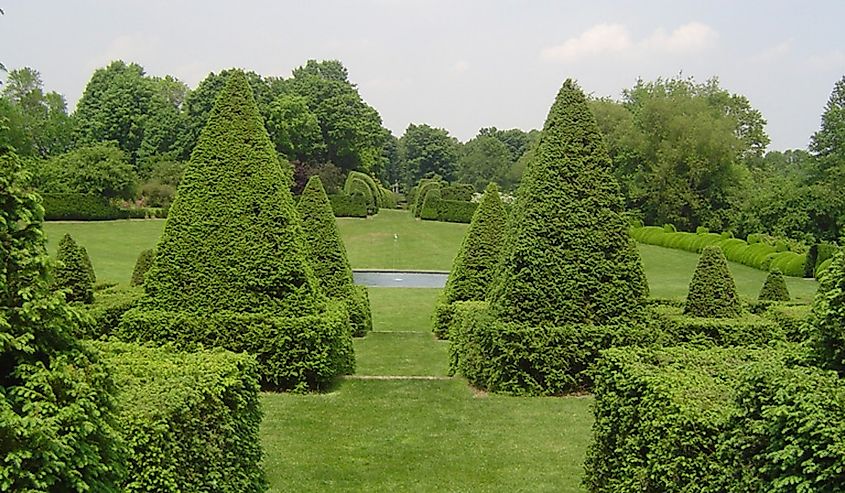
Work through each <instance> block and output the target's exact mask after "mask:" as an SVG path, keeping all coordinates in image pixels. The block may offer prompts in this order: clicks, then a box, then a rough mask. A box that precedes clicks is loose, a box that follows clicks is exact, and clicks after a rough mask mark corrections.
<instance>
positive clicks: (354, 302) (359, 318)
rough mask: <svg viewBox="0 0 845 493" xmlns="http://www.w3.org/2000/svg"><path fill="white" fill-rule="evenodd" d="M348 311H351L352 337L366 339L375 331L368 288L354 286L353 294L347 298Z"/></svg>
mask: <svg viewBox="0 0 845 493" xmlns="http://www.w3.org/2000/svg"><path fill="white" fill-rule="evenodd" d="M346 309H347V310H348V311H349V323H350V325H351V326H352V335H353V336H355V337H364V336H365V335H367V332H370V331H372V330H373V315H372V310H371V309H370V293H369V291H367V288H366V286H352V290H351V294H350V296H349V297H348V298H346Z"/></svg>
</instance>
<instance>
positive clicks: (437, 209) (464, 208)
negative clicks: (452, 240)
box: [420, 190, 478, 224]
mask: <svg viewBox="0 0 845 493" xmlns="http://www.w3.org/2000/svg"><path fill="white" fill-rule="evenodd" d="M477 208H478V204H476V203H475V202H465V201H459V200H443V198H442V196H441V195H440V192H439V191H438V190H433V191H431V192H429V193H428V194H427V195H426V199H425V204H424V205H423V209H422V211H421V212H420V219H427V220H430V221H445V222H450V223H464V224H466V223H469V222H471V221H472V215H473V214H475V210H476V209H477Z"/></svg>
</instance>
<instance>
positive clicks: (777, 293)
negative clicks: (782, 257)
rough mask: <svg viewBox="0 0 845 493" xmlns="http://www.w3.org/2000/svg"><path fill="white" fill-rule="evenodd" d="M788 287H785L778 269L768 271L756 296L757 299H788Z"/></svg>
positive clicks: (781, 273)
mask: <svg viewBox="0 0 845 493" xmlns="http://www.w3.org/2000/svg"><path fill="white" fill-rule="evenodd" d="M789 299H790V296H789V288H787V287H786V279H784V277H783V272H781V271H780V269H775V270H773V271H771V272H769V275H768V276H766V281H765V282H764V283H763V287H762V288H761V289H760V294H759V295H758V296H757V300H759V301H789Z"/></svg>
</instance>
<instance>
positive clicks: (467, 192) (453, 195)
mask: <svg viewBox="0 0 845 493" xmlns="http://www.w3.org/2000/svg"><path fill="white" fill-rule="evenodd" d="M474 193H475V188H474V187H473V186H472V185H470V184H468V183H452V184H451V185H447V186H445V187H443V188H441V189H440V198H441V199H443V200H454V201H457V202H470V201H472V195H473V194H474Z"/></svg>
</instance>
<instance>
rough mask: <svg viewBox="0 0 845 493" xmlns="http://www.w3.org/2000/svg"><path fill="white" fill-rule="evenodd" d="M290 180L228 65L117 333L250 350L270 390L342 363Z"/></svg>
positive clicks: (325, 374)
mask: <svg viewBox="0 0 845 493" xmlns="http://www.w3.org/2000/svg"><path fill="white" fill-rule="evenodd" d="M290 183H291V177H290V175H289V174H288V173H286V172H285V171H283V169H282V167H281V166H279V160H278V157H277V155H276V152H275V149H274V147H273V144H272V143H271V142H270V139H269V138H268V137H267V132H266V131H265V130H264V127H263V123H262V119H261V115H260V114H259V113H258V108H257V107H256V104H255V100H254V99H253V96H252V90H251V89H250V87H249V84H248V83H247V79H246V77H245V75H244V74H243V73H242V72H240V71H233V73H232V75H231V76H230V77H229V80H228V82H227V84H226V87H225V88H224V89H223V90H222V91H220V94H219V95H218V97H217V101H216V102H215V105H214V108H213V110H212V111H211V114H210V116H209V119H208V122H207V124H206V126H205V128H204V129H203V131H202V134H201V135H200V138H199V141H198V142H197V145H196V147H195V148H194V151H193V153H192V154H191V160H190V162H189V163H188V165H187V168H186V169H185V174H184V176H183V178H182V180H181V182H180V184H179V189H178V191H177V193H176V198H175V200H174V202H173V205H172V207H171V208H170V213H169V215H168V218H167V222H166V223H165V226H164V232H163V233H162V237H161V239H160V240H159V243H158V246H157V247H156V255H155V260H154V262H153V265H152V267H150V270H149V271H148V272H147V276H146V278H145V281H144V289H145V292H146V294H145V296H144V298H143V299H142V300H141V302H140V303H139V305H138V307H136V308H134V309H132V310H130V311H129V312H127V313H126V315H125V316H124V319H123V322H122V323H121V326H120V328H119V330H118V332H120V333H121V334H122V337H124V338H127V339H130V340H139V341H144V340H155V341H159V342H165V341H174V342H177V343H178V344H179V346H182V347H190V346H192V345H193V344H196V343H200V342H202V343H203V344H204V345H205V346H206V347H222V348H224V349H230V350H233V351H244V350H247V351H250V352H253V353H255V354H257V356H258V360H259V363H261V373H262V377H263V381H264V383H265V385H267V386H268V387H275V388H296V389H304V388H317V387H311V386H315V385H316V386H324V384H325V383H326V381H327V380H328V379H330V378H331V377H332V376H334V375H337V374H340V373H343V372H346V371H349V368H350V366H351V365H352V364H353V363H354V360H352V359H351V358H352V356H351V355H352V340H351V331H350V328H349V325H348V315H347V313H346V310H345V309H339V308H337V307H334V306H333V305H327V299H326V298H325V296H324V295H323V294H322V292H321V290H320V288H319V285H318V282H317V279H316V278H315V276H314V272H313V270H312V266H311V262H310V261H309V260H308V258H307V255H308V250H307V248H306V245H305V240H304V238H303V233H302V224H301V220H300V217H299V214H298V212H297V211H296V208H295V205H294V202H293V197H292V196H291V194H290ZM256 335H260V340H254V339H252V338H253V337H255V336H256ZM277 364H283V365H285V367H283V368H279V367H277V366H275V365H277ZM310 365H315V366H313V367H312V366H310ZM299 377H301V378H302V379H301V380H297V378H299Z"/></svg>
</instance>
